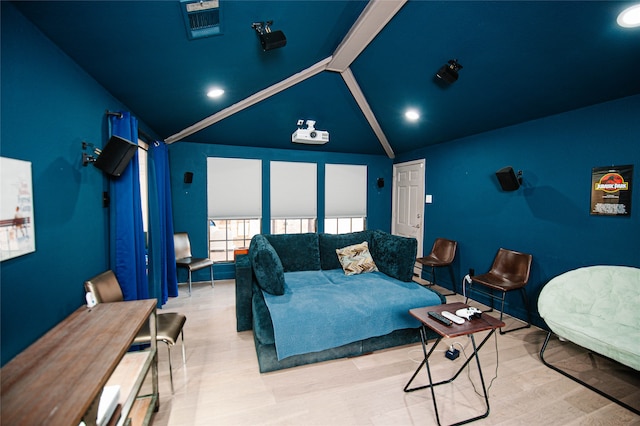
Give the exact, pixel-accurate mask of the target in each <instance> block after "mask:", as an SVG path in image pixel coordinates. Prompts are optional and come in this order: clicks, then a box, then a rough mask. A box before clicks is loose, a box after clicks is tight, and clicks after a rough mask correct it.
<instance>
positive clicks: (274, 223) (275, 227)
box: [271, 161, 318, 234]
mask: <svg viewBox="0 0 640 426" xmlns="http://www.w3.org/2000/svg"><path fill="white" fill-rule="evenodd" d="M317 169H318V166H317V164H315V163H294V162H283V161H272V162H271V233H272V234H284V233H287V234H297V233H304V232H315V231H316V219H317V181H318V178H317Z"/></svg>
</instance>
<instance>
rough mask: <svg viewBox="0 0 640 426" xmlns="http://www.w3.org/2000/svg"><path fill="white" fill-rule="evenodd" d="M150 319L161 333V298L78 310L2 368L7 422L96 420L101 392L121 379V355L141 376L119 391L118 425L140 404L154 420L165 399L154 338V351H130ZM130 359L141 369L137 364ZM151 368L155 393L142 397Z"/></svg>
mask: <svg viewBox="0 0 640 426" xmlns="http://www.w3.org/2000/svg"><path fill="white" fill-rule="evenodd" d="M147 321H148V322H149V326H150V329H151V330H153V331H155V330H156V301H155V300H138V301H131V302H117V303H101V304H98V305H97V306H95V307H93V308H91V309H89V308H87V307H86V306H83V307H81V308H79V309H78V310H76V311H75V312H74V313H72V314H71V315H70V316H69V317H67V318H66V319H65V320H63V321H62V322H61V323H60V324H58V325H57V326H55V327H54V328H53V329H51V330H50V331H49V332H47V333H46V334H45V335H44V336H42V337H41V338H40V339H39V340H37V341H36V342H35V343H33V344H32V345H31V346H29V347H28V348H27V349H25V350H24V351H23V352H22V353H20V354H18V355H17V356H16V357H15V358H14V359H13V360H11V361H10V362H9V363H7V364H6V365H5V366H4V367H3V368H2V369H1V370H0V375H1V378H2V391H1V394H0V401H1V406H2V423H3V424H7V425H27V424H30V425H36V424H43V425H44V424H46V425H51V426H54V425H65V426H69V425H77V424H79V423H80V422H81V421H84V422H85V424H87V425H95V423H96V416H97V411H98V403H99V401H100V396H101V394H102V389H103V387H104V385H105V384H106V383H107V381H109V379H110V378H111V377H112V376H114V378H115V377H117V376H118V374H115V375H114V372H115V371H116V369H117V367H118V366H119V365H120V364H121V360H122V359H123V358H126V360H127V361H125V362H123V363H122V364H123V365H124V366H123V367H121V368H125V369H126V370H127V371H135V372H136V373H135V374H136V375H137V376H136V377H133V379H132V380H130V383H129V385H128V386H123V387H122V388H121V399H120V404H121V408H122V410H121V413H122V414H121V417H120V420H119V422H118V424H123V423H124V422H125V421H126V420H127V418H128V417H129V413H130V412H137V411H139V410H138V409H137V408H136V404H137V403H139V402H141V403H142V405H143V406H144V407H147V409H146V411H145V412H144V413H143V420H142V422H143V423H147V422H149V420H150V418H151V415H152V414H153V413H152V411H153V410H155V409H157V407H158V404H159V400H158V364H157V362H158V358H157V344H156V339H155V338H152V339H151V342H152V343H151V346H150V348H149V349H147V350H145V351H141V352H136V353H130V354H127V350H128V349H129V347H130V346H131V343H132V342H133V339H134V338H135V336H136V334H137V333H138V331H139V330H140V328H141V327H142V326H143V325H144V324H145V322H147ZM153 334H154V336H153V337H155V333H153ZM125 355H126V357H125ZM130 355H133V356H130ZM132 363H133V364H136V365H137V367H135V368H132V367H131V364H132ZM149 370H151V373H152V391H151V394H150V395H146V396H144V397H143V398H140V399H138V398H137V396H138V395H137V394H138V392H139V390H140V388H141V387H142V383H143V381H144V378H145V377H146V376H147V373H148V372H149ZM130 379H131V378H130ZM112 381H113V380H112ZM110 383H111V382H110Z"/></svg>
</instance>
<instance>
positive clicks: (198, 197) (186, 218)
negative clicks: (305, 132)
mask: <svg viewBox="0 0 640 426" xmlns="http://www.w3.org/2000/svg"><path fill="white" fill-rule="evenodd" d="M207 157H235V158H252V159H253V158H255V159H262V160H263V163H262V166H263V167H262V168H263V177H262V186H263V195H262V199H263V206H264V209H263V213H262V229H263V232H265V233H267V232H269V221H270V216H269V209H268V208H267V206H266V203H265V202H264V201H265V200H269V162H270V161H297V162H309V163H316V164H318V226H319V227H322V226H323V219H324V216H323V212H324V165H325V164H327V163H330V164H361V165H366V166H367V170H368V178H367V185H368V193H367V211H368V215H369V216H368V218H367V227H368V228H369V229H382V230H385V231H387V232H389V231H390V230H391V187H392V185H391V183H392V169H393V168H392V161H391V160H390V159H389V158H387V157H384V156H377V155H357V154H338V153H331V152H317V151H314V152H311V151H299V150H295V151H294V150H284V149H280V150H279V149H265V148H247V147H234V146H225V145H205V144H196V143H188V142H177V143H174V144H172V145H171V146H170V149H169V160H170V167H171V190H172V196H173V216H174V217H173V220H174V228H175V230H176V232H178V231H185V232H188V233H189V238H190V240H191V245H192V252H193V255H194V256H197V257H206V256H207V255H208V252H207V250H208V248H207V247H208V242H207V238H208V229H207ZM187 171H189V172H193V175H194V177H193V183H191V184H185V183H184V182H183V175H184V173H185V172H187ZM380 177H382V178H384V180H385V183H386V184H385V186H384V188H382V189H379V188H378V187H377V185H376V181H377V179H378V178H380ZM229 179H233V176H229ZM238 196H239V197H241V196H242V194H238ZM319 231H320V232H322V231H323V229H321V228H320V229H319ZM198 272H199V273H200V274H198V275H197V276H196V274H194V280H205V281H206V280H208V275H207V271H206V270H203V271H198ZM214 274H215V276H216V279H223V278H233V277H234V270H233V265H232V264H220V265H216V266H215V267H214ZM185 275H186V274H185ZM179 279H180V280H181V281H186V277H181V276H179Z"/></svg>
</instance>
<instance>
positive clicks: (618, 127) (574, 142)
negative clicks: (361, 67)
mask: <svg viewBox="0 0 640 426" xmlns="http://www.w3.org/2000/svg"><path fill="white" fill-rule="evenodd" d="M638 117H640V95H639V96H633V97H629V98H624V99H620V100H617V101H613V102H608V103H604V104H600V105H596V106H593V107H589V108H584V109H580V110H575V111H572V112H569V113H565V114H560V115H555V116H551V117H547V118H544V119H540V120H536V121H531V122H528V123H525V124H521V125H517V126H512V127H508V128H503V129H499V130H495V131H492V132H489V133H484V134H479V135H476V136H473V137H468V138H464V139H460V140H457V141H454V142H448V143H446V144H440V145H435V146H431V147H427V148H424V149H421V150H417V151H414V152H411V153H409V154H406V155H402V156H400V157H398V158H397V160H396V161H397V162H402V161H409V160H414V159H418V158H425V159H426V186H425V188H426V192H427V194H433V204H426V205H425V231H424V238H425V239H424V241H425V247H426V248H429V247H430V246H431V244H432V243H433V240H434V239H435V238H437V237H444V238H450V239H453V240H457V241H458V244H459V245H458V247H459V249H458V250H459V251H458V255H457V260H456V262H455V267H456V272H457V274H456V275H457V277H458V280H459V279H460V277H461V276H463V275H464V274H466V273H467V271H468V269H469V268H474V269H475V271H476V273H478V274H479V273H483V272H486V271H488V270H489V268H490V266H491V262H492V261H493V258H494V256H495V254H496V252H497V250H498V248H500V247H504V248H508V249H513V250H517V251H523V252H526V253H530V254H532V255H533V267H532V271H531V279H530V281H529V285H528V286H527V294H528V295H529V298H530V300H531V306H532V307H533V308H534V311H536V312H537V309H536V306H537V297H538V294H539V291H540V289H541V288H542V286H543V285H544V284H545V283H546V282H548V281H549V280H550V279H551V278H553V277H554V276H556V275H558V274H561V273H563V272H566V271H568V270H571V269H575V268H577V267H581V266H587V265H596V264H605V265H629V266H635V267H640V244H639V243H638V241H639V240H638V237H639V236H640V220H638V217H639V216H640V174H639V173H640V161H639V160H640V144H639V143H638V141H640V120H638ZM460 119H461V120H464V117H461V118H460ZM625 164H634V165H635V168H634V176H633V179H634V180H633V185H634V186H635V188H634V189H633V191H634V192H633V199H632V216H631V217H602V216H591V215H590V197H591V169H592V168H593V167H599V166H610V165H625ZM508 165H511V166H513V168H514V169H515V170H522V171H523V186H522V187H521V188H520V189H519V190H518V191H514V192H504V191H502V190H501V189H500V187H499V185H498V182H497V179H496V177H495V171H496V170H498V169H500V168H502V167H504V166H508ZM438 277H442V279H443V282H444V280H447V279H448V274H446V273H441V274H439V275H438ZM457 285H458V289H460V284H459V281H458V284H457ZM449 287H450V284H449ZM507 300H508V303H509V306H508V308H507V309H506V310H507V312H510V313H512V314H514V315H516V316H518V317H519V318H525V310H524V308H523V304H522V303H521V301H520V297H519V295H518V294H513V295H510V296H509V297H508V299H507ZM534 319H535V320H536V322H537V323H538V324H542V323H541V321H540V319H539V317H537V315H535V316H534Z"/></svg>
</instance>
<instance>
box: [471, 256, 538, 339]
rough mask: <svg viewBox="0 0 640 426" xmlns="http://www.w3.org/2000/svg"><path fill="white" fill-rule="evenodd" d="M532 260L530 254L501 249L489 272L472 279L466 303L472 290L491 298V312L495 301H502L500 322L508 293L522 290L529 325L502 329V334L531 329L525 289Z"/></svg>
mask: <svg viewBox="0 0 640 426" xmlns="http://www.w3.org/2000/svg"><path fill="white" fill-rule="evenodd" d="M532 260H533V257H532V256H531V255H530V254H526V253H520V252H517V251H513V250H507V249H503V248H501V249H499V250H498V253H497V254H496V257H495V258H494V260H493V265H492V266H491V269H490V270H489V272H487V273H486V274H482V275H474V276H472V277H471V283H469V287H468V289H467V293H466V294H467V298H466V300H465V303H466V302H467V301H468V300H469V292H470V291H471V290H474V291H477V292H479V293H482V294H485V295H487V296H489V297H490V298H491V310H493V303H494V299H499V300H501V302H502V303H501V307H500V321H502V315H503V313H504V300H505V297H506V294H507V292H509V291H513V290H520V294H521V296H522V301H523V303H524V306H525V308H526V309H527V324H526V325H524V326H522V327H517V328H513V329H511V330H507V331H502V329H500V334H505V333H509V332H511V331H515V330H520V329H522V328H529V327H531V310H530V308H529V301H528V300H527V293H526V291H525V289H524V287H525V286H526V285H527V283H528V282H529V273H530V271H531V262H532ZM474 284H480V285H481V286H483V287H486V288H487V289H488V291H483V290H481V289H478V288H474ZM494 292H500V295H499V296H498V295H495V294H494Z"/></svg>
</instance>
